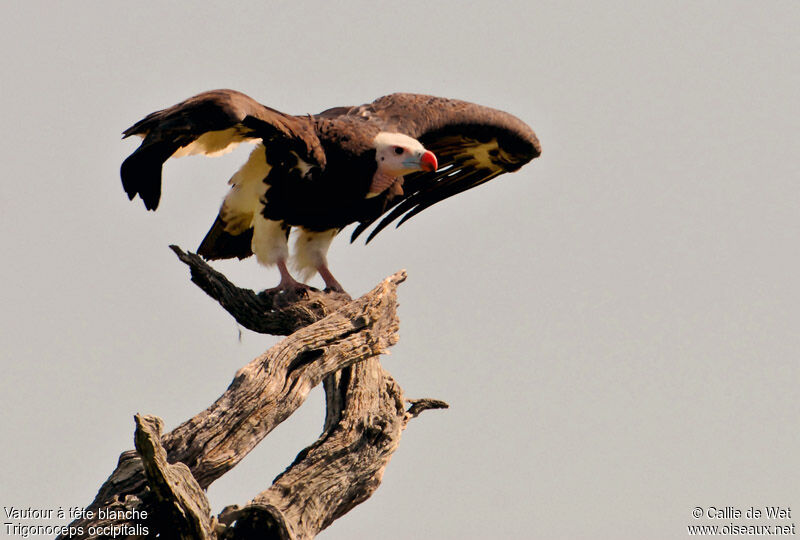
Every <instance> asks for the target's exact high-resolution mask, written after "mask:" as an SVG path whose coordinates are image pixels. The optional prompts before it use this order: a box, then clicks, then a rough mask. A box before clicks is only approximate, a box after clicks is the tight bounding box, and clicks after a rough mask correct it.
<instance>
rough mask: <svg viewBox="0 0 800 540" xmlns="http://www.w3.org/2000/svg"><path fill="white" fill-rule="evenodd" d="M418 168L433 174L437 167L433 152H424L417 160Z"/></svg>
mask: <svg viewBox="0 0 800 540" xmlns="http://www.w3.org/2000/svg"><path fill="white" fill-rule="evenodd" d="M419 167H420V169H422V170H423V171H425V172H433V171H435V170H436V169H437V168H438V167H439V164H438V163H437V161H436V156H435V155H434V154H433V152H431V151H430V150H425V153H424V154H422V157H421V158H420V159H419Z"/></svg>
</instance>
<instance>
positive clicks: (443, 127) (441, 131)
mask: <svg viewBox="0 0 800 540" xmlns="http://www.w3.org/2000/svg"><path fill="white" fill-rule="evenodd" d="M349 114H352V115H357V116H359V117H362V118H364V119H366V120H367V121H369V122H373V123H378V124H380V125H381V129H383V130H385V131H396V132H399V133H405V134H406V135H409V136H411V137H414V138H415V139H417V140H419V141H420V142H421V143H422V144H423V145H424V146H425V148H427V149H428V150H430V151H432V152H433V153H434V154H436V157H437V159H438V161H439V168H438V169H437V170H436V171H434V172H427V173H422V172H420V173H414V174H410V175H407V176H406V177H405V179H404V184H403V190H404V195H403V196H402V197H398V198H395V199H392V200H391V201H389V203H388V205H387V206H386V208H385V209H384V212H383V214H381V215H382V216H384V217H383V219H382V220H381V222H380V223H379V224H378V225H377V226H376V227H375V229H373V230H372V232H371V233H370V235H369V236H368V237H367V243H369V241H370V240H372V238H374V237H375V235H376V234H378V233H379V232H380V231H381V230H383V229H384V228H385V227H386V226H387V225H389V224H390V223H391V222H393V221H394V220H396V219H397V218H400V217H401V216H402V219H400V221H399V222H398V224H397V226H398V227H399V226H400V225H402V224H403V223H404V222H406V221H407V220H409V219H411V218H412V217H413V216H415V215H417V214H418V213H420V212H421V211H423V210H424V209H426V208H429V207H430V206H433V205H434V204H436V203H437V202H439V201H442V200H444V199H446V198H448V197H452V196H453V195H456V194H457V193H461V192H462V191H466V190H468V189H470V188H473V187H476V186H479V185H480V184H483V183H485V182H488V181H489V180H491V179H493V178H495V177H497V176H499V175H501V174H503V173H505V172H512V171H516V170H518V169H519V168H520V167H522V166H523V165H525V164H526V163H528V162H529V161H530V160H532V159H533V158H535V157H538V156H539V155H540V154H541V146H540V145H539V140H538V139H537V138H536V134H535V133H534V132H533V130H532V129H531V128H530V127H529V126H528V125H527V124H525V123H524V122H523V121H522V120H520V119H519V118H517V117H515V116H512V115H510V114H508V113H506V112H503V111H498V110H496V109H492V108H489V107H483V106H481V105H475V104H474V103H467V102H465V101H459V100H455V99H447V98H440V97H433V96H425V95H419V94H392V95H389V96H385V97H382V98H380V99H377V100H376V101H374V102H373V103H370V104H368V105H362V106H361V107H357V108H354V109H352V110H351V111H350V112H349ZM380 217H381V216H377V217H376V218H374V219H372V220H368V221H362V222H361V223H360V224H359V225H358V227H356V229H355V231H353V235H352V237H351V238H350V241H351V242H352V241H353V240H355V239H356V238H357V237H358V236H359V235H360V234H361V233H362V232H364V230H366V229H367V228H368V227H369V226H370V225H371V224H372V223H374V222H375V221H376V220H377V219H378V218H380Z"/></svg>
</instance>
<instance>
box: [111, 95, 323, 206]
mask: <svg viewBox="0 0 800 540" xmlns="http://www.w3.org/2000/svg"><path fill="white" fill-rule="evenodd" d="M131 135H138V136H140V137H142V138H143V141H142V144H141V145H140V146H139V148H137V149H136V151H135V152H133V154H131V155H130V156H128V158H127V159H126V160H125V161H124V162H123V163H122V167H121V168H120V176H121V177H122V186H123V188H124V189H125V192H126V193H127V194H128V197H129V198H130V199H131V200H133V198H134V197H135V196H136V195H139V196H140V197H141V198H142V200H143V201H144V205H145V207H146V208H147V209H148V210H155V209H156V208H157V207H158V202H159V199H160V198H161V166H162V165H163V163H164V162H165V161H166V160H167V159H169V158H170V157H181V156H186V155H191V154H205V155H207V156H215V155H220V154H224V153H226V152H229V151H230V150H232V149H233V148H234V147H235V146H236V145H238V144H239V143H241V142H245V141H251V140H256V139H261V140H263V141H264V143H265V145H269V144H270V143H273V144H274V145H275V146H276V149H277V151H279V152H281V151H282V152H286V153H289V152H292V151H293V152H296V153H297V154H298V157H302V158H303V159H305V160H306V161H308V162H310V163H316V164H318V165H320V166H324V160H325V157H324V153H323V152H322V148H321V146H320V144H319V140H318V139H317V137H316V135H315V134H314V131H313V126H312V124H311V121H310V120H309V119H307V118H304V117H296V116H290V115H287V114H283V113H281V112H279V111H276V110H274V109H270V108H269V107H265V106H264V105H261V104H260V103H258V102H257V101H255V100H253V99H252V98H250V97H248V96H246V95H245V94H242V93H241V92H236V91H235V90H212V91H210V92H203V93H202V94H198V95H196V96H194V97H191V98H189V99H187V100H185V101H182V102H180V103H178V104H177V105H173V106H172V107H169V108H167V109H163V110H160V111H156V112H154V113H152V114H149V115H148V116H146V117H145V118H144V119H142V120H140V121H139V122H137V123H135V124H134V125H133V126H131V127H129V128H128V129H126V130H125V131H124V132H123V138H125V137H130V136H131ZM268 147H269V146H268ZM287 157H288V156H287Z"/></svg>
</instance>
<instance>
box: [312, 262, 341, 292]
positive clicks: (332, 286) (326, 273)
mask: <svg viewBox="0 0 800 540" xmlns="http://www.w3.org/2000/svg"><path fill="white" fill-rule="evenodd" d="M317 272H319V275H320V277H322V280H323V281H325V292H336V293H344V294H347V293H346V292H345V290H344V287H342V285H341V284H340V283H339V282H338V281H336V278H335V277H333V274H331V271H330V270H328V267H327V266H325V265H322V266H320V267H319V268H317Z"/></svg>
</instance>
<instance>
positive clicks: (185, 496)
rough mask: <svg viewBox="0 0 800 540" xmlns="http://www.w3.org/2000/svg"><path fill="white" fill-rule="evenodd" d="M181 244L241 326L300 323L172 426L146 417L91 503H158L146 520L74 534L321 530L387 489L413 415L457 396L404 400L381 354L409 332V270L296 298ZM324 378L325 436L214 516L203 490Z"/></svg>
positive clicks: (276, 534)
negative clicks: (248, 496)
mask: <svg viewBox="0 0 800 540" xmlns="http://www.w3.org/2000/svg"><path fill="white" fill-rule="evenodd" d="M173 250H174V251H175V252H176V254H178V257H179V258H180V259H181V260H182V261H183V262H185V263H186V264H188V265H189V266H190V268H191V269H192V281H194V282H195V283H196V284H197V285H198V286H200V287H201V288H202V289H203V290H204V291H206V292H207V293H208V294H209V295H211V296H212V297H213V298H215V299H216V300H217V301H218V302H220V304H221V305H222V306H223V307H224V308H225V309H226V310H228V311H229V312H230V313H231V314H232V315H233V316H234V317H236V318H237V320H238V321H239V322H240V323H241V324H243V325H245V326H247V327H248V328H251V329H254V330H256V331H260V332H266V333H278V334H280V333H287V332H290V331H291V332H293V333H292V334H291V335H290V336H289V337H287V338H285V339H284V340H282V341H281V342H280V343H278V344H276V345H275V346H273V347H272V348H270V349H269V350H268V351H267V352H265V353H264V354H263V355H261V356H259V357H258V358H256V359H254V360H253V361H252V362H250V363H249V364H247V365H246V366H244V367H243V368H241V369H240V370H239V371H238V372H237V373H236V376H235V378H234V380H233V382H232V383H231V384H230V386H229V387H228V389H227V390H226V391H225V393H223V395H222V396H220V397H219V398H218V399H217V401H215V402H214V403H213V404H212V405H211V406H210V407H209V408H208V409H206V410H205V411H203V412H201V413H199V414H197V415H195V416H194V417H193V418H191V419H190V420H187V421H186V422H184V423H183V424H181V425H180V426H178V427H177V428H175V429H174V430H172V431H171V432H169V433H167V434H166V435H163V436H162V435H161V426H162V424H161V421H160V420H159V419H157V418H155V417H149V416H139V415H137V416H136V424H137V429H136V435H135V441H136V450H135V451H128V452H124V453H123V454H122V455H121V456H120V459H119V463H118V465H117V469H116V470H115V471H114V473H112V475H111V476H110V477H109V478H108V480H107V481H106V482H105V483H104V484H103V486H102V487H101V488H100V490H99V492H98V494H97V496H96V497H95V500H94V501H93V502H92V504H91V505H90V506H89V507H88V509H89V510H93V511H95V512H96V511H97V510H98V509H100V508H119V509H128V510H137V511H147V512H148V514H149V516H148V520H147V522H146V523H143V522H141V520H139V521H137V520H126V519H124V518H119V519H113V518H111V519H104V520H103V519H99V518H98V516H97V515H96V514H95V517H94V518H91V519H83V520H76V521H75V522H73V523H72V524H71V525H73V526H75V527H82V528H83V530H84V531H85V533H84V534H82V535H78V536H75V537H73V538H102V537H103V536H102V535H101V534H95V535H92V534H88V533H86V531H87V529H88V526H89V525H95V526H96V525H98V524H104V525H108V526H114V527H118V528H120V529H119V530H122V529H124V530H126V531H134V532H130V534H129V535H128V536H125V535H124V534H119V533H117V534H116V537H118V538H138V537H141V536H142V534H143V533H142V527H143V526H146V527H148V528H149V530H148V531H147V536H154V535H156V534H160V535H161V536H162V537H164V538H202V539H215V538H227V539H236V540H239V539H244V538H278V539H295V538H311V537H313V536H314V535H316V534H317V533H318V532H319V531H320V530H322V529H324V528H325V527H327V526H328V525H330V523H332V522H333V521H334V520H335V519H336V518H337V517H339V516H341V515H343V514H344V513H346V512H347V511H349V510H350V509H351V508H353V507H354V506H355V505H357V504H359V503H360V502H362V501H363V500H365V499H366V498H368V497H369V496H370V495H371V494H372V493H373V492H374V491H375V489H377V487H378V485H379V484H380V480H381V477H382V475H383V470H384V468H385V467H386V465H387V464H388V462H389V459H390V458H391V455H392V453H393V452H394V450H395V449H396V448H397V445H398V444H399V439H400V434H401V432H402V430H403V429H404V428H405V426H406V424H407V422H408V421H409V420H410V419H411V418H413V417H415V416H417V415H418V414H419V413H420V412H421V411H422V410H425V409H430V408H442V407H446V406H447V404H445V403H444V402H440V401H437V400H417V401H413V402H412V406H411V408H409V409H408V410H405V409H404V407H403V397H402V396H403V394H402V390H401V389H400V387H399V385H397V383H395V382H394V380H393V379H392V378H391V376H390V375H389V374H388V373H387V372H385V371H384V370H383V369H382V367H381V365H380V362H379V361H378V358H379V355H380V354H382V353H383V352H385V351H386V350H387V348H388V347H390V346H391V345H393V344H394V343H396V342H397V339H398V336H397V331H398V325H399V322H398V319H397V312H396V310H397V294H396V289H397V285H398V284H399V283H401V282H402V281H403V280H404V279H405V272H398V273H397V274H394V275H393V276H390V277H389V278H387V279H386V280H384V281H383V282H382V283H381V284H380V285H378V286H377V287H376V288H375V289H373V290H372V291H370V292H369V293H367V294H365V295H364V296H362V297H361V298H359V299H357V300H355V301H348V300H349V297H347V296H346V295H341V294H336V293H321V292H319V291H309V292H308V294H301V295H299V296H297V297H296V298H294V299H290V298H287V297H276V296H275V294H274V293H266V294H265V293H259V294H256V293H254V292H253V291H248V290H246V289H240V288H238V287H235V286H234V285H232V284H231V283H230V282H229V281H228V280H227V279H226V278H225V277H224V276H223V275H222V274H219V273H218V272H216V271H214V270H213V269H211V268H210V267H209V266H208V265H207V264H205V263H204V262H203V261H202V260H201V259H199V258H198V257H197V256H196V255H193V254H186V253H184V252H183V251H181V250H180V249H179V248H177V247H174V246H173ZM259 320H260V321H259ZM323 380H324V381H325V384H324V386H325V392H326V406H327V410H326V419H325V427H324V430H323V434H322V435H321V436H320V438H319V440H318V441H317V442H315V443H314V444H312V445H311V446H309V447H308V448H306V449H305V450H303V451H302V452H301V453H300V454H299V455H298V456H297V458H296V459H295V462H294V463H293V464H292V465H291V466H290V467H289V468H288V469H287V470H286V471H285V472H284V473H282V474H281V475H280V476H279V477H278V478H277V479H276V481H275V483H274V485H273V486H272V487H271V488H269V489H267V490H266V491H264V492H263V493H261V494H260V495H258V496H257V497H255V498H254V499H253V500H252V501H251V502H250V503H249V504H248V505H246V506H245V507H244V508H239V507H238V506H230V507H227V508H226V509H225V510H224V511H223V512H222V513H221V514H220V515H219V516H218V518H213V517H211V516H210V510H209V507H208V501H207V500H206V498H205V495H204V493H203V490H204V489H206V488H208V486H209V485H210V484H211V483H212V482H213V481H214V480H216V479H217V478H219V477H220V476H221V475H222V474H224V473H225V472H227V471H228V470H230V469H231V468H232V467H234V466H235V465H236V464H237V463H239V461H241V459H242V458H243V457H244V456H246V455H247V454H248V453H249V452H250V451H251V450H252V449H253V448H254V447H255V446H256V445H257V444H258V443H259V442H260V441H261V440H262V439H263V438H264V437H265V436H266V435H267V434H268V433H269V432H270V431H272V429H274V428H275V427H276V426H277V425H278V424H279V423H280V422H282V421H283V420H285V419H286V418H287V417H288V416H289V415H291V414H292V413H293V412H294V411H295V410H296V409H297V408H298V407H299V406H300V405H301V404H302V403H303V401H304V400H305V398H306V396H307V395H308V393H309V392H310V390H311V389H312V388H313V387H314V386H316V385H317V384H319V383H320V382H321V381H323ZM136 527H138V528H136ZM135 531H138V532H135ZM126 534H128V533H126Z"/></svg>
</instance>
